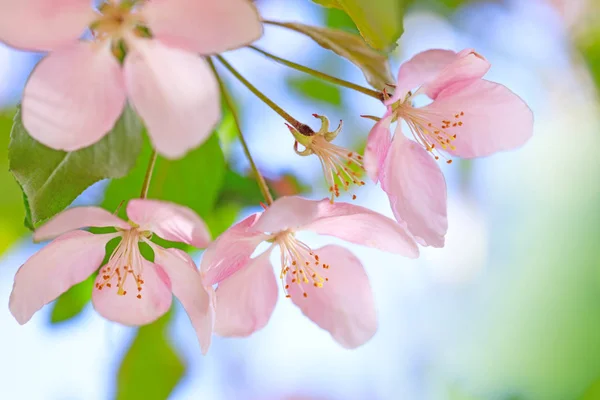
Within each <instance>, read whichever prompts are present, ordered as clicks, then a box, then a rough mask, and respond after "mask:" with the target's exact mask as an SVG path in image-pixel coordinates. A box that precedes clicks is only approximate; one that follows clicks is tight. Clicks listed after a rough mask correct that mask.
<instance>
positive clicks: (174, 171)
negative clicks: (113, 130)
mask: <svg viewBox="0 0 600 400" xmlns="http://www.w3.org/2000/svg"><path fill="white" fill-rule="evenodd" d="M151 152H152V149H151V147H150V143H148V142H146V143H145V144H144V146H143V150H142V155H141V156H140V159H139V162H138V163H137V165H136V166H135V168H134V169H133V171H132V172H131V174H129V175H128V176H127V177H125V178H122V179H114V180H112V181H111V182H110V183H109V185H108V187H107V189H106V194H105V197H104V201H103V202H102V207H104V208H106V209H108V210H116V208H117V207H118V206H119V204H120V203H121V202H123V201H124V202H125V203H124V204H126V203H127V201H128V200H129V199H132V198H136V197H139V195H140V190H141V186H142V182H143V180H144V176H145V174H146V168H147V164H148V161H149V159H150V154H151ZM225 170H226V167H225V158H224V157H223V152H222V151H221V147H220V146H219V139H218V138H217V136H216V135H215V134H213V135H212V136H211V137H210V138H209V139H208V140H207V141H206V142H205V143H204V144H203V145H202V146H200V147H199V148H197V149H195V150H192V151H191V152H189V153H188V154H187V155H186V156H185V157H183V158H181V159H179V160H168V159H165V158H162V157H160V156H159V157H158V160H157V161H156V165H155V167H154V173H153V175H152V180H151V182H150V190H149V191H148V198H150V199H158V200H166V201H172V202H174V203H177V204H180V205H183V206H187V207H189V208H191V209H193V210H194V211H196V212H197V213H198V214H199V215H200V216H201V217H203V218H206V217H207V216H208V215H209V213H210V212H211V211H212V210H213V209H214V207H215V205H216V202H217V199H218V198H219V194H220V192H221V188H222V186H223V182H224V180H225ZM119 215H120V216H121V217H123V218H126V213H125V206H123V207H121V209H120V210H119Z"/></svg>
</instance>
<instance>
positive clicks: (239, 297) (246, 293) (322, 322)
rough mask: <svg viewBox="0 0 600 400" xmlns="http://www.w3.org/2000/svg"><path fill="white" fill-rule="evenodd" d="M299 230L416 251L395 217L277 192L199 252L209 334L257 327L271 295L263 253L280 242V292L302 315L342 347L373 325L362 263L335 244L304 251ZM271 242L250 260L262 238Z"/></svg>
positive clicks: (271, 278) (273, 283)
mask: <svg viewBox="0 0 600 400" xmlns="http://www.w3.org/2000/svg"><path fill="white" fill-rule="evenodd" d="M300 231H313V232H315V233H318V234H321V235H329V236H335V237H337V238H340V239H343V240H346V241H348V242H351V243H356V244H361V245H365V246H369V247H374V248H377V249H380V250H384V251H388V252H392V253H397V254H401V255H404V256H407V257H412V258H414V257H417V256H418V253H419V250H418V247H417V245H416V243H415V241H414V240H413V238H412V237H411V236H410V235H409V234H408V233H407V232H406V231H405V230H404V228H402V227H401V226H400V225H399V224H397V223H396V222H395V221H393V220H391V219H389V218H387V217H384V216H382V215H380V214H377V213H375V212H373V211H370V210H368V209H366V208H363V207H360V206H356V205H352V204H348V203H334V204H332V203H331V202H330V201H329V200H328V199H325V200H322V201H310V200H305V199H302V198H299V197H282V198H280V199H279V200H277V201H275V202H274V203H273V204H272V205H271V206H269V207H268V208H267V209H266V211H264V212H263V213H257V214H254V215H252V216H250V217H248V218H246V219H245V220H243V221H242V222H240V223H238V224H237V225H234V226H233V227H231V228H230V229H229V230H227V231H226V232H225V233H224V234H223V235H221V236H220V237H219V238H218V239H217V240H215V241H214V242H213V243H212V244H211V245H210V246H209V247H208V249H207V250H206V252H205V254H204V257H203V259H202V263H201V267H200V270H201V271H202V274H203V276H204V281H205V283H206V284H216V283H218V284H219V286H218V288H217V290H216V296H217V310H216V321H215V332H216V333H217V334H220V335H223V336H248V335H250V334H252V333H253V332H255V331H257V330H259V329H261V328H263V327H264V326H265V325H266V324H267V322H268V320H269V318H270V316H271V313H272V312H273V309H274V307H275V303H276V300H277V291H278V290H277V279H276V277H275V274H274V273H273V269H272V266H271V262H270V256H271V253H272V251H273V250H274V249H275V247H279V252H280V262H281V265H280V267H279V268H278V269H279V270H280V273H279V279H280V280H281V286H282V288H283V292H284V293H285V295H286V297H288V298H291V300H292V302H293V303H294V304H295V305H297V306H298V307H300V309H301V310H302V312H303V313H304V315H306V316H307V317H308V318H310V319H311V320H313V322H315V323H316V324H317V325H319V326H320V327H321V328H323V329H325V330H327V331H329V333H330V334H331V335H332V336H333V338H334V339H335V340H337V341H338V342H339V343H340V344H341V345H342V346H344V347H347V348H354V347H357V346H360V345H361V344H363V343H365V342H366V341H368V340H369V339H370V338H371V337H372V336H373V335H374V334H375V331H376V329H377V315H376V312H375V305H374V301H373V294H372V292H371V287H370V286H369V281H368V278H367V275H366V273H365V271H364V268H363V266H362V264H361V262H360V261H359V260H358V259H357V258H356V257H355V256H354V255H353V254H352V253H351V252H350V251H348V250H346V249H344V248H343V247H340V246H337V245H328V246H325V247H322V248H320V249H314V250H313V249H311V248H310V247H309V246H308V245H307V244H305V243H303V242H302V241H300V240H299V239H298V238H297V237H296V233H297V232H300ZM262 242H268V243H271V246H270V247H269V248H268V249H267V250H266V251H265V252H263V253H262V254H260V255H258V256H256V257H255V258H252V257H251V256H252V254H253V252H254V251H255V249H256V247H257V246H258V245H259V244H260V243H262Z"/></svg>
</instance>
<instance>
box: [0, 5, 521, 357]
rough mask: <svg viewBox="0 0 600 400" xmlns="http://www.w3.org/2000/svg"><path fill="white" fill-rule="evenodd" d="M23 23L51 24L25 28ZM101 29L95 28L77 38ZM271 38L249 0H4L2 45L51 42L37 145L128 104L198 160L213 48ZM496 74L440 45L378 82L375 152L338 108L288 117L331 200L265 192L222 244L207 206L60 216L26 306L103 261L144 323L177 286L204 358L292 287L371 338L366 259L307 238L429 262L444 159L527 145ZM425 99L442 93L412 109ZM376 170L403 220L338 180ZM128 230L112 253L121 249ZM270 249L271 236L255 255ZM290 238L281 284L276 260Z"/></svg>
mask: <svg viewBox="0 0 600 400" xmlns="http://www.w3.org/2000/svg"><path fill="white" fill-rule="evenodd" d="M20 25H27V26H31V25H36V26H38V27H39V29H35V30H31V31H23V30H22V29H18V27H19V26H20ZM86 28H87V29H88V33H89V35H87V36H86V37H89V38H91V40H79V38H80V37H81V34H82V32H84V30H85V29H86ZM16 32H17V33H16ZM261 33H262V23H261V20H260V18H259V16H258V13H257V12H256V9H255V8H254V6H253V5H252V4H251V3H250V2H248V1H247V0H219V1H191V0H168V1H167V0H146V1H143V0H140V1H135V0H129V1H128V0H123V1H120V2H118V1H115V0H113V1H106V2H104V3H103V4H102V5H100V6H99V7H98V8H95V9H94V8H91V7H90V1H88V0H60V1H50V0H27V1H21V2H3V3H2V5H0V41H3V42H5V43H8V44H9V45H12V46H14V47H17V48H22V49H28V50H41V51H50V53H49V54H48V55H47V56H46V57H45V58H44V59H43V60H42V61H41V62H40V63H39V65H38V66H37V68H36V69H35V70H34V72H33V73H32V75H31V77H30V79H29V81H28V83H27V86H26V88H25V92H24V95H23V102H22V115H23V123H24V125H25V127H26V128H27V130H28V131H29V133H30V134H31V136H32V137H34V138H35V139H36V140H38V141H40V142H41V143H43V144H45V145H47V146H49V147H52V148H54V149H60V150H66V151H73V150H77V149H80V148H84V147H87V146H90V145H92V144H93V143H95V142H97V141H98V140H100V139H101V138H102V137H103V136H104V135H105V134H106V133H107V132H108V131H110V130H111V128H112V127H113V125H114V124H115V121H116V120H117V118H118V117H119V115H120V114H121V112H122V110H123V108H124V106H125V104H126V102H127V101H129V103H130V104H131V106H132V107H133V108H134V109H135V110H136V112H137V113H138V114H139V116H140V117H141V118H142V120H143V121H144V123H145V125H146V127H147V130H148V134H149V136H150V138H151V141H152V143H153V146H154V147H155V149H156V150H157V151H158V152H159V153H160V154H161V155H163V156H165V157H169V158H177V157H181V156H183V155H184V154H186V152H187V151H189V150H190V149H193V148H195V147H197V146H198V145H200V144H201V143H202V142H203V141H204V140H205V139H206V138H207V137H208V135H209V133H210V132H211V131H212V129H213V128H214V126H215V124H216V123H217V122H218V121H219V119H220V101H219V90H220V89H219V85H218V81H217V79H216V77H215V75H214V72H213V70H212V68H211V67H210V65H209V63H208V62H207V61H206V58H205V57H203V55H204V56H207V55H213V54H218V53H220V52H223V51H225V50H229V49H234V48H237V47H242V46H245V45H247V44H249V43H250V42H252V41H254V40H255V39H257V38H258V37H260V36H261ZM199 55H200V56H199ZM489 68H490V64H489V62H488V61H487V60H486V59H485V58H484V57H482V56H481V55H480V54H478V53H476V52H475V51H473V50H470V49H467V50H463V51H461V52H459V53H456V52H453V51H449V50H429V51H425V52H422V53H419V54H417V55H416V56H415V57H413V58H412V59H411V60H409V61H408V62H406V63H404V64H403V65H402V66H401V67H400V70H399V73H398V78H397V81H396V82H395V83H394V82H389V88H390V90H389V91H387V90H384V91H382V92H381V93H380V95H381V100H382V103H383V106H384V107H385V111H384V114H383V116H382V117H381V118H377V117H372V118H374V119H375V120H376V121H377V122H376V124H375V125H374V127H373V129H372V131H371V132H370V134H369V135H368V139H367V146H366V149H365V152H364V155H360V154H358V153H357V152H355V151H352V150H348V149H345V148H343V147H340V146H338V145H335V144H333V143H332V142H333V141H334V140H335V138H336V137H337V136H338V134H339V133H340V131H341V129H342V124H341V123H340V125H339V126H338V127H337V129H335V130H333V131H332V130H330V124H329V121H328V119H327V118H326V117H324V116H320V115H314V116H315V117H316V118H318V119H319V120H320V121H321V129H319V130H318V131H317V132H314V131H313V130H312V129H310V128H309V127H307V126H306V125H304V124H299V123H290V124H289V125H288V127H289V129H290V131H291V133H292V135H293V138H294V149H295V150H296V152H297V153H298V154H299V155H301V156H311V155H315V156H317V158H318V159H319V161H320V163H321V166H322V169H323V172H324V175H325V180H326V182H327V186H328V189H329V192H330V198H327V199H324V200H318V201H313V200H307V199H303V198H300V197H282V198H279V199H277V200H276V201H274V202H271V201H268V202H269V205H268V206H265V209H264V211H263V212H259V213H256V214H253V215H251V216H250V217H248V218H246V219H244V220H243V221H241V222H239V223H237V224H236V225H234V226H232V227H231V228H230V229H229V230H227V231H226V232H225V233H223V234H222V235H221V236H220V237H218V238H217V239H215V240H214V241H212V242H211V238H210V233H209V231H208V229H207V227H206V225H205V223H204V222H203V221H202V220H201V219H200V217H199V216H197V215H196V214H195V213H194V212H193V211H192V210H190V209H188V208H186V207H183V206H180V205H176V204H172V203H167V202H162V201H157V200H149V199H134V200H130V201H129V203H128V204H127V215H128V217H129V221H128V222H125V221H123V220H121V219H119V218H118V217H116V216H114V215H113V214H111V213H110V212H108V211H106V210H103V209H101V208H97V207H76V208H71V209H68V210H66V211H64V212H62V213H61V214H58V215H57V216H55V217H54V218H53V219H51V220H50V221H49V222H47V223H46V224H45V225H43V226H41V227H40V228H38V229H37V230H36V231H35V233H34V239H36V240H47V239H54V240H53V241H52V242H51V243H49V244H48V245H47V246H46V247H44V248H43V249H42V250H40V251H39V252H38V253H37V254H35V255H34V256H33V257H31V258H30V259H29V260H28V261H27V262H26V263H25V264H24V265H23V266H22V267H21V268H20V269H19V271H18V273H17V275H16V277H15V283H14V288H13V292H12V294H11V297H10V310H11V312H12V314H13V315H14V316H15V318H16V319H17V321H18V322H19V323H26V322H27V321H28V320H29V319H30V318H31V317H32V315H33V314H34V313H35V312H36V311H38V310H39V309H41V308H42V307H43V306H44V305H45V304H47V303H49V302H51V301H53V300H54V299H56V298H57V297H58V296H60V295H61V294H62V293H64V292H65V291H66V290H68V289H69V288H70V287H71V286H73V285H75V284H77V283H79V282H82V281H83V280H85V279H87V278H88V277H89V276H90V275H93V274H95V273H96V272H97V276H96V281H95V286H94V289H93V296H92V300H93V305H94V308H95V309H96V310H97V312H98V313H100V314H101V315H103V316H104V317H106V318H108V319H110V320H112V321H116V322H119V323H122V324H126V325H143V324H147V323H150V322H152V321H155V320H156V319H157V318H159V317H160V316H161V315H163V314H165V313H166V312H167V311H168V310H169V308H170V307H171V301H172V295H175V296H176V297H177V298H178V299H179V301H180V302H181V304H182V306H183V307H184V309H185V310H186V312H187V313H188V315H189V317H190V320H191V322H192V325H193V327H194V329H195V330H196V332H197V335H198V339H199V342H200V345H201V348H202V350H203V352H206V351H207V350H208V347H209V345H210V340H211V336H212V333H213V332H216V333H217V334H219V335H223V336H247V335H250V334H252V333H253V332H255V331H256V330H258V329H261V328H262V327H264V326H265V325H266V324H267V322H268V320H269V318H270V316H271V313H272V311H273V309H274V307H275V303H276V300H277V293H278V286H281V290H282V292H283V293H284V295H285V297H288V298H290V299H291V301H292V302H293V303H294V304H295V305H297V306H298V307H299V308H300V309H301V310H302V312H303V313H304V314H305V315H306V316H307V317H308V318H310V319H311V320H312V321H314V322H315V323H316V324H317V325H319V326H320V327H321V328H323V329H325V330H327V331H329V333H330V334H331V335H332V336H333V338H334V339H335V340H336V341H338V342H339V343H340V344H341V345H342V346H344V347H347V348H354V347H357V346H360V345H361V344H363V343H365V342H366V341H367V340H369V339H370V338H371V337H372V336H373V335H374V333H375V331H376V329H377V315H376V310H375V304H374V300H373V294H372V292H371V288H370V285H369V282H368V279H367V275H366V273H365V270H364V268H363V266H362V264H361V262H360V261H359V260H358V259H357V258H356V257H355V256H354V255H353V254H352V253H351V252H350V251H348V250H347V249H345V248H343V247H340V246H337V245H328V246H325V247H322V248H319V249H315V248H311V247H310V246H309V245H308V244H306V243H304V242H302V241H300V240H299V239H298V238H297V235H296V234H297V232H300V231H312V232H315V233H317V234H320V235H326V236H333V237H337V238H339V239H342V240H345V241H347V242H349V243H353V244H359V245H363V246H368V247H372V248H376V249H379V250H383V251H386V252H391V253H396V254H400V255H402V256H405V257H409V258H416V257H418V255H419V247H418V246H419V245H422V246H433V247H443V245H444V237H445V234H446V231H447V205H446V183H445V180H444V177H443V175H442V172H441V169H440V167H439V165H438V162H445V163H448V164H450V163H451V162H452V157H462V158H473V157H481V156H488V155H490V154H493V153H495V152H498V151H504V150H510V149H514V148H516V147H519V146H520V145H522V144H523V143H525V142H526V141H527V140H528V139H529V138H530V137H531V135H532V130H533V117H532V113H531V111H530V109H529V108H528V107H527V105H526V104H525V103H524V102H523V101H522V100H521V99H520V98H519V97H518V96H517V95H515V94H514V93H512V92H511V91H510V90H509V89H507V88H506V87H504V86H502V85H500V84H497V83H493V82H490V81H487V80H485V79H483V76H484V75H485V74H486V73H487V71H488V70H489ZM390 92H391V93H390ZM420 95H423V96H424V97H426V98H428V99H429V100H430V102H429V104H428V105H426V106H423V107H415V104H414V101H415V98H416V97H417V96H420ZM288 122H294V121H289V119H288ZM296 122H297V121H296ZM394 123H395V124H396V127H395V132H394V134H393V135H392V133H391V126H392V124H394ZM404 133H409V135H408V137H407V136H405V135H404ZM411 139H412V140H411ZM364 172H366V174H367V176H368V177H369V178H370V179H371V180H372V181H373V182H375V183H378V182H379V183H380V184H381V187H382V189H383V190H384V191H385V192H386V193H387V195H388V197H389V200H390V204H391V207H392V210H393V213H394V216H395V219H396V220H393V219H390V218H387V217H385V216H382V215H380V214H378V213H376V212H373V211H371V210H369V209H366V208H364V207H360V206H357V205H354V204H349V203H344V202H339V201H337V197H339V196H340V191H341V190H349V189H350V186H351V185H357V186H362V185H365V182H364V180H363V177H362V176H363V173H364ZM355 197H356V196H353V198H355ZM268 200H270V199H268ZM87 227H114V229H115V232H113V233H104V234H92V233H90V232H88V231H85V230H82V228H87ZM153 235H157V236H159V237H161V238H163V239H166V240H169V241H175V242H181V243H185V244H187V245H191V246H194V247H196V248H206V250H205V252H204V254H203V257H202V262H201V265H200V268H199V269H198V268H197V267H196V265H195V263H194V262H193V260H192V259H191V258H190V257H189V256H188V254H187V253H185V252H183V251H181V250H178V249H165V248H163V247H161V246H158V245H157V244H156V243H155V242H153V241H152V237H153ZM117 240H118V241H119V242H118V243H117V244H116V247H115V249H114V250H113V251H112V253H111V255H110V257H109V259H108V261H107V262H106V263H105V264H103V260H104V259H105V251H106V250H105V249H106V247H107V244H108V243H109V242H113V241H117ZM140 243H145V244H146V245H148V246H149V247H150V248H151V250H152V252H153V260H152V261H150V260H148V259H146V258H144V256H143V255H142V252H141V251H140V247H139V245H140ZM261 243H268V244H269V246H268V248H267V249H266V250H265V251H264V252H262V253H261V254H260V255H254V253H255V250H256V249H257V247H258V246H259V245H260V244H261ZM276 249H277V250H278V251H279V254H280V258H279V259H278V260H279V261H278V263H277V264H278V265H277V268H276V269H277V272H278V277H279V281H280V282H279V283H278V282H277V274H275V273H274V272H273V266H272V264H271V258H272V257H271V255H272V253H273V252H274V251H275V250H276ZM215 288H216V289H215Z"/></svg>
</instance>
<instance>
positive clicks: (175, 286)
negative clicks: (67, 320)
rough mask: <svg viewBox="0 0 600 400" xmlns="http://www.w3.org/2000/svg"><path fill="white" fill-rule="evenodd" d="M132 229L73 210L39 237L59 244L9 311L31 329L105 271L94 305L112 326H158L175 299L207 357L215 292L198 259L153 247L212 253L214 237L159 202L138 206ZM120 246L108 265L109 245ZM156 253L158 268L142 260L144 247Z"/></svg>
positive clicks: (28, 272)
mask: <svg viewBox="0 0 600 400" xmlns="http://www.w3.org/2000/svg"><path fill="white" fill-rule="evenodd" d="M127 214H128V216H129V218H130V219H131V221H132V223H131V224H129V223H127V222H125V221H123V220H121V219H120V218H118V217H116V216H114V215H112V214H111V213H109V212H108V211H106V210H104V209H102V208H98V207H75V208H71V209H68V210H66V211H64V212H62V213H60V214H58V215H57V216H56V217H54V218H53V219H52V220H50V221H49V222H48V223H46V224H45V225H43V226H41V227H40V228H39V229H38V230H37V231H36V232H35V234H34V239H36V240H46V239H51V238H56V239H54V240H53V241H52V242H50V243H49V244H48V245H47V246H46V247H44V248H43V249H42V250H40V251H39V252H38V253H36V254H34V255H33V256H32V257H31V258H30V259H29V260H27V261H26V262H25V264H23V265H22V266H21V268H20V269H19V271H18V272H17V274H16V276H15V282H14V286H13V290H12V293H11V295H10V304H9V308H10V311H11V313H12V314H13V316H14V317H15V318H16V320H17V321H18V322H19V323H20V324H25V323H26V322H27V321H29V320H30V319H31V317H32V316H33V314H34V313H35V312H36V311H38V310H40V309H41V308H42V307H43V306H44V305H45V304H48V303H49V302H51V301H53V300H54V299H56V298H57V297H58V296H60V295H61V294H62V293H64V292H66V291H67V290H68V289H69V288H70V287H71V286H73V285H76V284H77V283H79V282H82V281H84V280H85V279H87V278H88V277H89V276H90V275H91V274H93V273H94V272H95V271H96V270H98V276H97V278H96V282H95V287H94V289H93V293H92V302H93V305H94V308H95V309H96V311H97V312H98V313H99V314H101V315H102V316H104V317H105V318H107V319H109V320H112V321H115V322H119V323H121V324H124V325H144V324H148V323H151V322H153V321H155V320H156V319H157V318H159V317H160V316H162V315H163V314H165V313H166V312H167V311H168V310H169V308H170V307H171V301H172V298H173V296H172V293H173V294H174V295H175V296H177V298H178V299H179V301H180V302H181V304H182V305H183V307H184V308H185V310H186V312H187V314H188V316H189V317H190V320H191V322H192V325H193V326H194V329H195V330H196V333H197V335H198V339H199V341H200V345H201V347H202V350H203V352H206V351H207V350H208V347H209V345H210V339H211V334H212V325H213V315H214V302H213V294H214V293H213V290H212V288H211V287H206V286H205V285H203V282H202V278H201V276H200V273H199V272H198V270H197V269H196V266H195V264H194V262H193V261H192V259H191V258H190V257H189V256H188V255H187V254H186V253H185V252H183V251H181V250H178V249H165V248H162V247H160V246H158V245H157V244H155V243H153V242H151V241H150V237H151V236H152V233H155V234H157V235H159V236H160V237H162V238H163V239H166V240H170V241H175V242H182V243H187V244H190V245H193V246H196V247H206V245H207V244H208V243H209V242H210V234H209V232H208V230H207V228H206V225H205V224H204V222H203V221H202V220H201V219H200V217H198V216H197V215H196V214H195V213H194V212H193V211H192V210H190V209H188V208H186V207H182V206H179V205H176V204H171V203H166V202H161V201H156V200H142V199H136V200H131V201H130V202H129V204H128V206H127ZM83 227H114V228H115V229H116V230H117V232H115V233H106V234H97V235H95V234H92V233H90V232H87V231H83V230H80V228H83ZM115 238H119V239H120V242H119V244H118V245H117V247H116V248H115V250H114V251H113V253H112V255H111V256H110V259H109V261H108V262H107V263H106V264H105V265H102V262H103V260H104V256H105V251H106V250H105V247H106V244H107V243H108V242H109V241H111V240H113V239H115ZM140 242H144V243H146V244H147V245H149V246H150V247H151V248H152V250H153V252H154V262H150V261H148V260H146V259H145V258H143V257H142V255H141V253H140V249H139V245H138V244H139V243H140Z"/></svg>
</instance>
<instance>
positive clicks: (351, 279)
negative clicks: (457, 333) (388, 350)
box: [288, 245, 377, 349]
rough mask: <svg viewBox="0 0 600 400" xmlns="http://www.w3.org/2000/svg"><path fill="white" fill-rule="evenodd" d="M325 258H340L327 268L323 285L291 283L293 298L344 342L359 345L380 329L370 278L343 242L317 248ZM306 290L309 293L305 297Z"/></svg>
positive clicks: (319, 323)
mask: <svg viewBox="0 0 600 400" xmlns="http://www.w3.org/2000/svg"><path fill="white" fill-rule="evenodd" d="M316 251H317V252H318V253H319V255H321V256H322V257H323V259H328V260H337V261H336V263H335V264H332V265H331V267H330V268H329V269H328V270H327V273H326V274H325V277H327V279H329V281H328V282H325V284H324V285H323V287H321V288H317V287H314V286H312V285H303V286H302V287H301V286H299V285H298V284H295V283H291V281H290V280H291V278H290V275H288V285H290V288H289V290H288V292H289V294H290V295H291V299H292V301H293V302H294V304H296V305H297V306H298V307H300V309H301V310H302V313H304V315H306V316H307V317H308V318H310V319H311V320H312V321H313V322H315V323H316V324H317V325H319V326H320V327H321V328H323V329H325V330H327V331H328V332H329V333H330V334H331V336H332V337H333V338H334V339H335V340H336V341H337V342H338V343H340V344H341V345H342V346H344V347H345V348H348V349H353V348H356V347H358V346H360V345H362V344H364V343H365V342H367V341H368V340H369V339H371V338H372V337H373V335H374V334H375V332H376V331H377V312H376V310H375V301H374V299H373V292H372V291H371V286H370V285H369V278H368V277H367V274H366V273H365V270H364V268H363V266H362V264H361V262H360V260H359V259H358V258H356V257H355V256H354V255H353V254H352V253H351V252H350V251H349V250H346V249H344V248H343V247H340V246H333V245H330V246H325V247H322V248H320V249H318V250H316ZM304 293H306V295H307V296H306V297H304V295H303V294H304Z"/></svg>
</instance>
